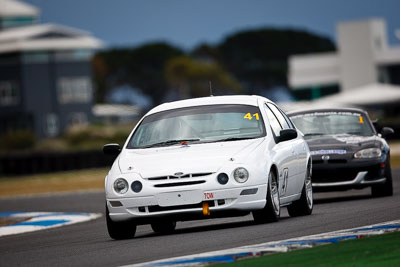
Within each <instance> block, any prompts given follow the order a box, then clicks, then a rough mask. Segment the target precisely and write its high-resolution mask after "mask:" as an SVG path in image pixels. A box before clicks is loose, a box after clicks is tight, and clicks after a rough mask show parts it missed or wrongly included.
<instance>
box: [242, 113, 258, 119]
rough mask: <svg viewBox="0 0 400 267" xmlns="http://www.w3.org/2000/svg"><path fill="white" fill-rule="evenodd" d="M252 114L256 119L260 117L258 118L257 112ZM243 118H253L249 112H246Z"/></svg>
mask: <svg viewBox="0 0 400 267" xmlns="http://www.w3.org/2000/svg"><path fill="white" fill-rule="evenodd" d="M253 116H254V117H256V120H259V119H260V118H259V117H258V113H254V114H253ZM243 118H244V119H248V120H251V119H253V117H252V116H251V114H250V113H247V114H246V115H244V117H243Z"/></svg>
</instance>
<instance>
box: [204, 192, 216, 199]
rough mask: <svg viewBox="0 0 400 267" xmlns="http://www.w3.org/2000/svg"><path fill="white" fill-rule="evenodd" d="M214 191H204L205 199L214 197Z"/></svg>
mask: <svg viewBox="0 0 400 267" xmlns="http://www.w3.org/2000/svg"><path fill="white" fill-rule="evenodd" d="M213 198H214V193H204V199H213Z"/></svg>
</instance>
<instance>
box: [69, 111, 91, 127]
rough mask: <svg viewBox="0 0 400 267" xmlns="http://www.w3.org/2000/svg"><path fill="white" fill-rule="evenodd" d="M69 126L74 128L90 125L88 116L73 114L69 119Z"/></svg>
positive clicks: (81, 113) (79, 113) (80, 113)
mask: <svg viewBox="0 0 400 267" xmlns="http://www.w3.org/2000/svg"><path fill="white" fill-rule="evenodd" d="M69 124H70V125H71V126H73V125H87V124H88V118H87V115H86V114H85V113H84V112H74V113H71V115H70V119H69Z"/></svg>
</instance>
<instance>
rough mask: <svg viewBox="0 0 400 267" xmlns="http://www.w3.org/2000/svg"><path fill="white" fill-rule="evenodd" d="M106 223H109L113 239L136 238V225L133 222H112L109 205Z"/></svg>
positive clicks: (108, 228) (108, 226) (109, 231)
mask: <svg viewBox="0 0 400 267" xmlns="http://www.w3.org/2000/svg"><path fill="white" fill-rule="evenodd" d="M106 222H107V230H108V234H109V235H110V237H111V238H112V239H115V240H121V239H130V238H133V237H134V236H135V233H136V224H134V223H132V222H131V221H126V222H114V221H112V220H111V218H110V214H109V211H108V207H107V205H106Z"/></svg>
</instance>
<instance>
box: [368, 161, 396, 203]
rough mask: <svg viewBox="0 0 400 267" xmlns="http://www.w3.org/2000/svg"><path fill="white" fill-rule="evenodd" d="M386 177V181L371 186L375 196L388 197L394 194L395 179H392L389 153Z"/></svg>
mask: <svg viewBox="0 0 400 267" xmlns="http://www.w3.org/2000/svg"><path fill="white" fill-rule="evenodd" d="M385 177H386V181H385V183H383V184H378V185H373V186H371V193H372V196H373V197H386V196H392V195H393V181H392V168H391V167H390V155H388V157H387V159H386V165H385Z"/></svg>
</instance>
